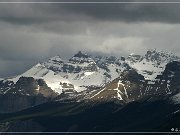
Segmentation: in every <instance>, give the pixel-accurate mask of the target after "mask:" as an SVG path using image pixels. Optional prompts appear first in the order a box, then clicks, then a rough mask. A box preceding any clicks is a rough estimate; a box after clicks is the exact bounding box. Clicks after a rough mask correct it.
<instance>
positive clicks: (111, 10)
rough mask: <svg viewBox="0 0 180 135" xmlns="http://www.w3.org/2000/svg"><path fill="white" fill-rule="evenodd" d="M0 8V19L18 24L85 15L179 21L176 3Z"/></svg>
mask: <svg viewBox="0 0 180 135" xmlns="http://www.w3.org/2000/svg"><path fill="white" fill-rule="evenodd" d="M9 9H10V10H9ZM0 11H1V12H0V20H1V21H6V22H10V23H15V24H20V25H21V24H24V25H26V24H27V25H29V24H33V23H47V22H51V21H52V22H53V21H66V22H68V21H83V20H86V19H88V17H90V18H91V19H90V20H88V21H102V20H103V21H124V22H129V23H131V22H143V21H144V22H163V23H179V22H180V16H179V13H180V4H148V3H145V4H144V3H143V4H137V3H136V4H132V3H124V4H117V3H112V4H95V3H94V4H82V3H81V4H14V5H12V4H11V5H8V4H5V5H3V4H1V5H0Z"/></svg>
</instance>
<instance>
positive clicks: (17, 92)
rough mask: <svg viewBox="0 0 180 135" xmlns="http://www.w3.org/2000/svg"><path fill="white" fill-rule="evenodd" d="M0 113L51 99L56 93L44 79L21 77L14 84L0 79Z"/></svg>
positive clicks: (17, 109)
mask: <svg viewBox="0 0 180 135" xmlns="http://www.w3.org/2000/svg"><path fill="white" fill-rule="evenodd" d="M0 89H1V94H0V101H1V102H0V113H7V112H14V111H19V110H22V109H26V108H29V107H32V106H35V105H38V104H42V103H45V102H48V101H51V100H52V99H53V98H55V97H56V96H57V95H58V94H57V93H55V92H54V91H53V90H51V88H49V87H47V85H46V83H45V82H44V80H41V79H38V80H36V79H34V78H32V77H21V78H19V80H18V81H17V83H16V84H14V83H13V82H11V81H6V82H3V81H0Z"/></svg>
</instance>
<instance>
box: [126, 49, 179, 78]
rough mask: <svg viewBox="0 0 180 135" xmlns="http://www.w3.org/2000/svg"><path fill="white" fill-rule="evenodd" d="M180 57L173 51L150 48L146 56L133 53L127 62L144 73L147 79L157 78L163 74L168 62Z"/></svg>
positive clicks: (177, 59)
mask: <svg viewBox="0 0 180 135" xmlns="http://www.w3.org/2000/svg"><path fill="white" fill-rule="evenodd" d="M179 60H180V58H179V57H177V56H175V55H174V54H172V53H171V52H164V51H157V50H156V49H154V50H148V51H147V53H146V54H145V55H144V56H141V55H136V54H134V53H132V54H131V55H129V57H128V58H127V60H126V62H127V63H128V64H129V66H130V67H132V68H134V69H136V71H137V72H138V73H139V74H141V75H143V76H144V78H145V79H146V80H155V78H156V77H157V75H160V74H162V72H163V71H164V69H165V66H166V64H167V63H169V62H171V61H179Z"/></svg>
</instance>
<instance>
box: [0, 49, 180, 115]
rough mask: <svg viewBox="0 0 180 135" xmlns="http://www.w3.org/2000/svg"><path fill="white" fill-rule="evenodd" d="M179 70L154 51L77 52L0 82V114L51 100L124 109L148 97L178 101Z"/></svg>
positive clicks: (175, 61)
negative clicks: (115, 103) (126, 54)
mask: <svg viewBox="0 0 180 135" xmlns="http://www.w3.org/2000/svg"><path fill="white" fill-rule="evenodd" d="M179 69H180V65H179V57H177V56H175V55H173V54H172V53H167V52H163V51H157V50H149V51H147V53H146V54H145V55H144V56H141V55H135V54H131V55H129V57H128V58H124V57H121V58H120V59H118V58H116V57H114V56H109V57H102V56H90V55H87V54H85V53H82V52H78V53H77V54H75V55H74V56H73V57H72V58H71V59H69V60H67V61H65V60H62V59H61V58H60V56H55V57H53V58H50V59H49V60H48V61H45V62H42V63H39V64H37V65H35V66H34V67H32V68H31V69H30V70H28V71H27V72H25V73H23V74H22V75H19V76H17V77H15V78H11V79H3V80H1V81H0V90H1V91H0V100H1V101H3V102H1V103H0V104H1V105H0V108H1V109H0V110H1V112H13V111H19V110H22V109H25V108H28V107H31V106H35V105H38V104H42V103H45V102H49V101H52V100H54V101H59V102H60V101H61V102H81V101H85V102H86V101H88V102H89V101H92V102H107V101H118V102H119V103H121V104H127V103H129V102H132V101H136V100H139V99H141V98H145V97H150V96H153V97H154V96H156V97H158V96H165V97H166V96H167V97H170V96H173V95H176V94H177V95H176V97H179V96H178V93H179V83H178V81H179V80H180V79H179V74H180V73H179V72H180V70H179ZM176 99H178V98H176ZM178 100H179V99H178ZM22 102H23V103H22ZM7 106H8V107H7Z"/></svg>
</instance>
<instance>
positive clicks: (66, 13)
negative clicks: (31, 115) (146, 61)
mask: <svg viewBox="0 0 180 135" xmlns="http://www.w3.org/2000/svg"><path fill="white" fill-rule="evenodd" d="M1 1H2V0H1ZM179 36H180V4H147V3H143V4H132V3H131V4H130V3H129V4H127V3H126V4H122V3H121V4H120V3H119V4H117V3H116V4H87V3H86V4H2V3H1V4H0V77H7V76H12V75H17V74H20V73H22V72H24V71H25V70H27V69H29V68H30V67H31V66H33V65H34V64H36V63H37V62H38V61H42V60H43V59H45V58H48V57H51V56H54V55H57V54H59V55H60V56H61V57H63V58H68V57H71V56H72V55H73V54H74V53H76V52H77V51H79V50H82V51H86V52H93V53H100V54H106V55H107V54H108V55H116V56H121V55H125V56H127V55H128V54H129V53H131V52H135V53H137V54H143V53H145V52H146V50H147V49H154V48H157V49H159V50H165V51H172V52H174V53H176V54H177V55H179V56H180V47H179V44H180V38H179Z"/></svg>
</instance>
